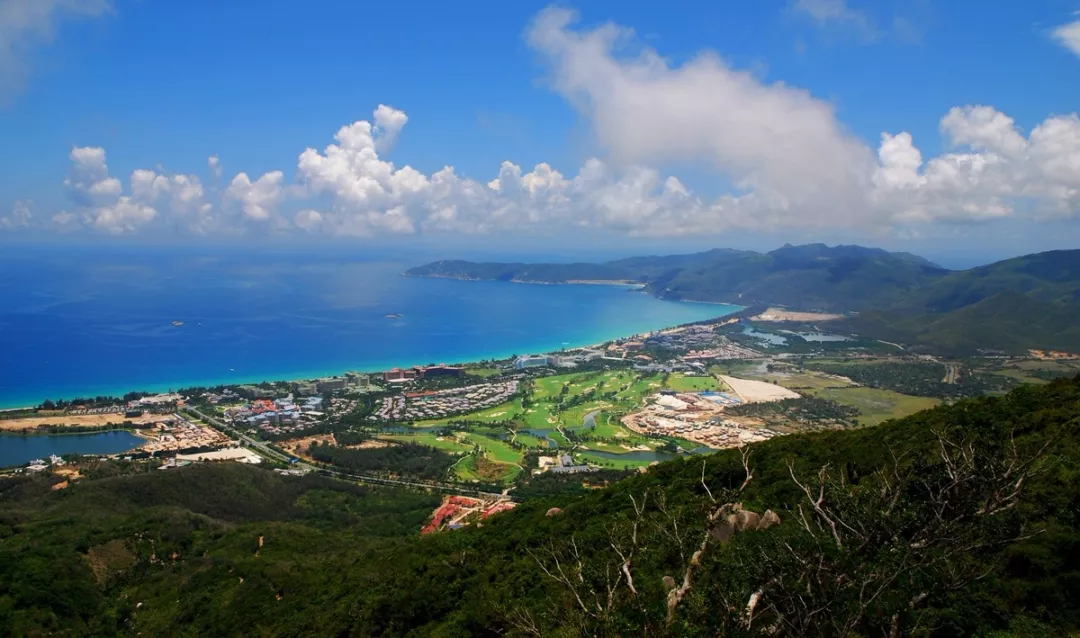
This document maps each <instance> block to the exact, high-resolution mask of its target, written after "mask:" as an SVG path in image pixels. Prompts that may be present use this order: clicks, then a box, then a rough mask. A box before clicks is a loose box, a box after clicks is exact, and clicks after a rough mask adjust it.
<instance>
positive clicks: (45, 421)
mask: <svg viewBox="0 0 1080 638" xmlns="http://www.w3.org/2000/svg"><path fill="white" fill-rule="evenodd" d="M163 418H164V417H162V416H161V415H158V414H154V415H150V414H146V415H143V416H141V417H134V418H131V419H129V418H126V417H125V416H124V415H123V414H120V413H117V412H113V413H111V414H85V415H80V416H38V417H29V418H25V419H3V420H0V430H30V429H34V428H36V427H38V426H42V425H61V426H71V427H90V426H97V425H108V424H110V423H112V424H115V425H120V424H121V423H123V422H124V421H131V422H132V423H147V422H151V421H159V420H161V419H163Z"/></svg>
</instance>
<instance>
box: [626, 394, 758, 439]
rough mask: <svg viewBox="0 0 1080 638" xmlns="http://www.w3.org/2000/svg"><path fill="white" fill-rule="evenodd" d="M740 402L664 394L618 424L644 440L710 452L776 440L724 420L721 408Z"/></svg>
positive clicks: (728, 396) (725, 396)
mask: <svg viewBox="0 0 1080 638" xmlns="http://www.w3.org/2000/svg"><path fill="white" fill-rule="evenodd" d="M740 402H741V400H740V399H739V397H736V396H734V395H731V394H727V393H723V392H703V393H700V394H694V393H688V392H683V393H672V392H665V393H662V394H660V395H657V397H656V398H655V400H653V401H652V402H651V403H649V404H648V405H646V406H645V408H644V409H642V410H641V411H639V412H635V413H633V414H628V415H626V416H625V417H623V419H622V423H623V425H625V426H626V427H627V428H629V429H630V430H632V431H634V432H637V433H639V434H644V435H646V436H672V437H679V438H683V439H687V440H689V441H694V442H695V443H700V444H702V445H706V446H708V447H712V448H729V447H741V446H743V445H745V444H747V443H753V442H755V441H763V440H766V439H770V438H772V437H773V436H776V434H777V433H776V432H773V431H772V430H769V429H766V428H749V427H746V426H744V425H742V424H740V423H738V422H736V421H733V420H731V419H726V418H724V416H723V410H724V407H726V406H728V405H737V404H738V403H740Z"/></svg>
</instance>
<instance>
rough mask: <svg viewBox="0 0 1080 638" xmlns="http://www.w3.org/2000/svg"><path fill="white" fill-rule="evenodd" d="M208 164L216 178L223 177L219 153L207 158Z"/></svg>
mask: <svg viewBox="0 0 1080 638" xmlns="http://www.w3.org/2000/svg"><path fill="white" fill-rule="evenodd" d="M206 165H207V166H208V167H209V168H210V174H211V175H212V176H213V177H214V179H215V180H217V179H221V160H220V159H218V156H217V155H211V156H210V157H208V158H206Z"/></svg>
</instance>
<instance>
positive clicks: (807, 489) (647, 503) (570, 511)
mask: <svg viewBox="0 0 1080 638" xmlns="http://www.w3.org/2000/svg"><path fill="white" fill-rule="evenodd" d="M1078 430H1080V378H1078V379H1069V380H1059V381H1056V382H1054V383H1051V384H1049V385H1047V386H1042V387H1037V388H1036V387H1028V386H1025V387H1022V388H1020V389H1018V390H1016V391H1014V392H1012V393H1010V394H1008V395H1006V396H1004V397H1000V398H978V399H971V400H966V401H962V402H959V403H957V404H955V405H953V406H949V407H941V408H937V409H934V410H930V411H926V412H922V413H919V414H916V415H913V416H912V417H909V418H906V419H903V420H900V421H894V422H890V423H887V424H885V425H882V426H878V427H874V428H865V429H857V430H837V431H829V432H822V433H816V434H807V435H792V436H787V437H780V438H777V439H773V440H771V441H768V442H765V443H761V444H756V445H753V446H751V447H748V448H745V449H744V450H743V451H741V452H740V451H738V450H729V451H724V452H720V453H717V454H715V455H713V456H709V457H706V458H703V459H702V458H692V459H691V460H679V461H674V462H669V463H665V464H662V465H659V466H655V467H652V468H650V469H649V471H648V472H647V473H646V474H641V475H638V476H634V477H632V478H629V479H625V480H623V481H620V482H618V483H616V484H614V485H612V486H610V487H608V488H605V489H602V490H596V491H593V492H591V493H588V494H585V495H562V496H559V495H556V496H553V497H550V498H546V499H541V500H534V501H528V502H526V503H524V504H523V505H521V506H520V507H519V508H518V509H516V510H514V511H513V512H508V513H505V514H500V515H498V516H495V517H492V518H490V519H488V520H486V521H484V523H483V525H482V527H479V528H473V529H466V530H460V531H454V532H445V533H439V534H434V535H431V536H428V537H424V538H420V537H418V536H417V534H416V532H417V531H418V530H419V527H420V525H421V524H422V522H423V519H424V516H425V515H426V513H427V512H429V511H430V508H431V507H432V506H433V505H434V504H435V503H436V502H437V501H438V499H437V498H436V497H434V496H431V495H424V494H420V493H415V492H397V491H387V490H382V489H367V488H359V487H355V486H351V485H348V484H342V483H338V482H333V481H330V480H328V479H322V478H318V477H305V478H302V479H300V478H291V477H279V476H277V475H274V474H272V473H270V472H266V471H264V470H260V469H257V468H251V467H246V466H199V467H191V468H185V469H180V470H170V471H168V472H152V473H149V474H146V475H139V476H129V477H120V478H112V479H104V480H96V481H92V480H84V481H82V482H77V483H75V484H74V485H73V486H72V487H70V488H68V489H66V490H61V491H52V490H50V489H49V485H48V482H47V480H46V479H44V478H42V477H21V478H17V479H4V480H3V482H0V489H2V491H0V539H2V540H0V626H2V627H4V628H5V629H6V630H7V631H8V632H10V633H13V634H16V635H26V634H34V633H39V634H44V633H66V634H68V635H90V634H94V635H110V634H129V635H136V634H141V635H173V634H178V633H183V634H188V635H252V634H262V635H355V636H369V635H394V636H398V635H417V636H423V635H439V636H467V635H492V636H494V635H534V636H536V635H560V636H585V635H610V636H621V635H628V634H647V635H661V636H663V635H679V636H682V635H686V636H699V635H700V636H716V635H729V636H742V635H745V636H751V635H773V636H777V635H780V636H874V635H885V636H903V635H936V636H968V635H983V636H1051V635H1063V634H1067V633H1070V632H1076V631H1078V630H1080V602H1078V601H1080V527H1078V526H1080V520H1078V517H1080V492H1078V491H1077V490H1076V487H1075V486H1076V484H1077V479H1078V476H1077V475H1078V473H1080V436H1078V435H1080V432H1078Z"/></svg>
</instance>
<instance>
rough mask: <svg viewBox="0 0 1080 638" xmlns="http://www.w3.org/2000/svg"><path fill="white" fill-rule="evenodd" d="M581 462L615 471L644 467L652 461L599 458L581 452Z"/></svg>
mask: <svg viewBox="0 0 1080 638" xmlns="http://www.w3.org/2000/svg"><path fill="white" fill-rule="evenodd" d="M578 456H580V457H581V458H582V459H583V460H585V461H588V462H589V463H591V464H593V465H599V466H601V467H608V468H614V469H617V470H625V469H633V468H637V467H646V466H648V465H649V463H651V462H652V461H646V460H641V459H630V458H627V459H611V458H608V457H606V456H599V455H595V454H590V453H589V452H588V451H583V452H581V453H580V454H578Z"/></svg>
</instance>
